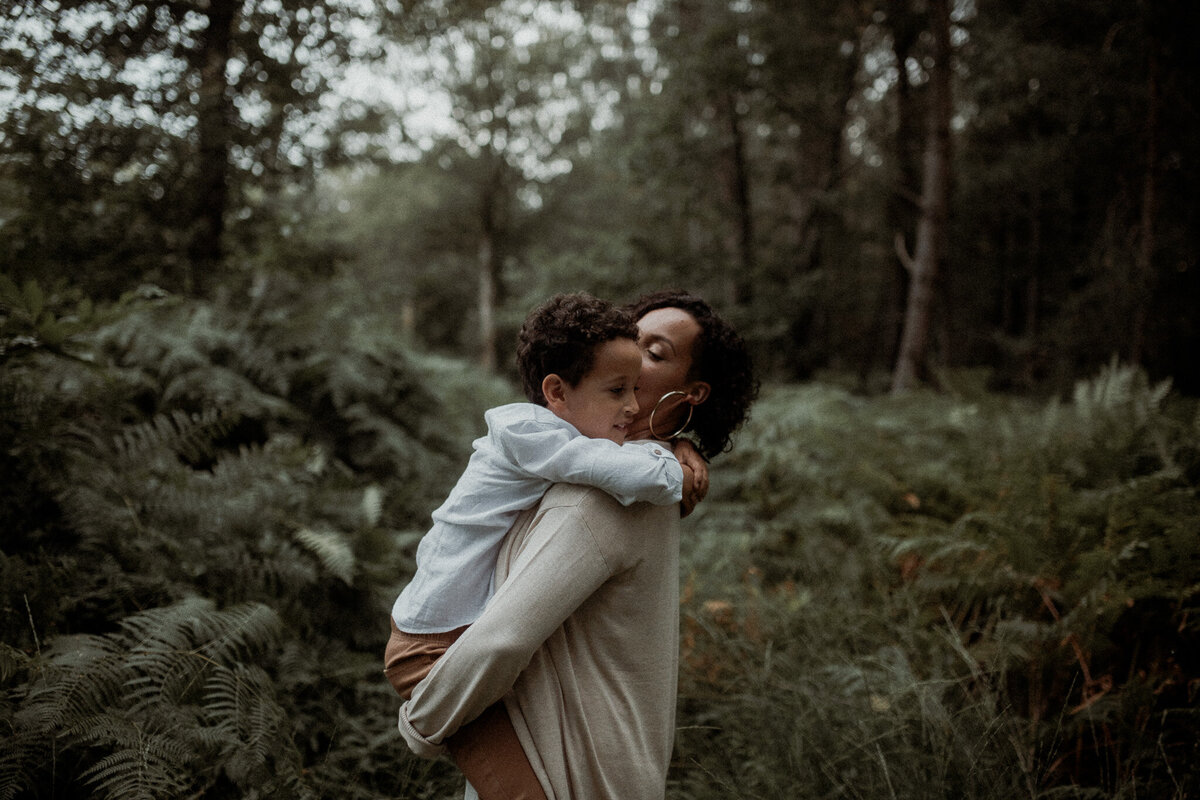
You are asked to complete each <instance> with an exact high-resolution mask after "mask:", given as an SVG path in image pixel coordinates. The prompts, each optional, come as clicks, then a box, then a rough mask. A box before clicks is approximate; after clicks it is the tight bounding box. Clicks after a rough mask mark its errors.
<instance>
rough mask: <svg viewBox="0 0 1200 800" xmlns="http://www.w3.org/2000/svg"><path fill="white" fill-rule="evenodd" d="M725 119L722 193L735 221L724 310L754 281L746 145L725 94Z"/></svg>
mask: <svg viewBox="0 0 1200 800" xmlns="http://www.w3.org/2000/svg"><path fill="white" fill-rule="evenodd" d="M723 100H724V102H723V105H724V106H725V115H726V119H727V121H728V124H729V138H730V141H729V157H728V164H727V168H726V176H725V181H724V182H725V193H726V196H727V197H728V199H729V201H730V203H731V204H732V205H733V207H734V214H735V217H736V220H737V226H736V231H735V232H733V233H732V235H731V237H730V239H731V241H730V243H729V250H730V251H731V253H734V254H736V257H735V259H734V260H733V265H734V266H733V270H732V272H731V273H729V274H727V277H726V281H725V303H726V305H727V306H728V307H730V308H732V307H734V306H738V305H742V304H744V303H746V302H748V301H749V300H750V286H751V283H752V282H753V280H754V216H753V209H752V208H751V206H750V176H749V168H748V167H747V164H746V141H745V135H744V134H743V133H742V119H741V114H740V113H739V111H738V107H737V106H738V101H737V95H736V93H735V92H734V91H732V90H728V91H726V92H725V96H724V98H723Z"/></svg>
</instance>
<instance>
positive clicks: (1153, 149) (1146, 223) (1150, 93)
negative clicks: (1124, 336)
mask: <svg viewBox="0 0 1200 800" xmlns="http://www.w3.org/2000/svg"><path fill="white" fill-rule="evenodd" d="M1151 46H1152V47H1153V45H1151ZM1146 101H1147V105H1148V108H1147V109H1146V171H1145V174H1144V176H1143V178H1142V217H1141V224H1140V226H1139V227H1140V234H1141V236H1140V241H1139V243H1138V252H1137V256H1136V259H1135V262H1134V264H1135V270H1136V274H1135V275H1134V280H1133V286H1134V296H1133V301H1134V306H1133V324H1132V330H1131V331H1130V341H1129V351H1130V352H1129V361H1130V363H1131V364H1134V365H1137V366H1141V365H1142V362H1143V361H1144V360H1145V357H1146V327H1147V325H1148V320H1149V317H1150V303H1151V301H1152V299H1153V294H1154V246H1155V242H1154V233H1155V232H1154V224H1155V219H1156V217H1157V216H1158V114H1159V108H1158V106H1159V99H1158V58H1157V56H1156V55H1155V53H1154V51H1153V50H1151V51H1150V56H1149V68H1148V74H1147V77H1146Z"/></svg>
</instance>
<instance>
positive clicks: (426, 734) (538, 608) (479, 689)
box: [399, 506, 614, 758]
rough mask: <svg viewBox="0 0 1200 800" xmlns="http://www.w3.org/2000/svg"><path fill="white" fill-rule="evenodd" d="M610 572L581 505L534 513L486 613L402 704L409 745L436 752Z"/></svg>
mask: <svg viewBox="0 0 1200 800" xmlns="http://www.w3.org/2000/svg"><path fill="white" fill-rule="evenodd" d="M520 524H521V522H520V521H519V522H518V523H517V525H518V526H520ZM510 535H512V534H510ZM613 574H614V571H613V568H612V567H611V566H610V560H609V559H606V558H605V556H604V554H603V552H602V550H601V548H600V547H599V546H598V545H597V543H596V541H595V538H594V537H593V536H592V533H591V530H590V529H589V528H588V525H587V522H586V521H585V520H584V519H583V518H582V515H581V514H580V512H579V508H578V506H557V507H553V508H550V509H547V510H545V511H544V512H541V513H538V514H537V516H536V517H535V518H534V520H533V524H532V527H531V528H530V530H529V532H528V537H527V540H526V541H525V542H524V543H523V545H522V548H521V552H520V553H519V554H518V555H517V557H516V559H515V561H514V563H513V565H512V568H511V570H510V572H509V574H508V577H507V578H506V579H505V581H504V583H502V584H501V585H500V587H499V588H498V589H497V591H496V594H495V596H494V597H493V598H492V600H491V602H490V603H489V604H488V607H487V609H486V610H485V611H484V613H483V615H482V616H481V617H480V618H479V619H478V620H477V621H476V622H475V623H474V624H472V625H471V627H469V628H468V629H467V630H466V632H465V633H464V634H463V635H462V636H461V637H460V638H459V639H458V641H457V642H455V643H454V644H453V645H452V646H451V647H450V648H449V649H448V650H447V651H446V653H445V655H443V656H442V657H441V658H440V659H439V660H438V662H437V664H435V665H434V667H433V669H432V670H431V671H430V673H429V675H428V676H426V678H425V679H424V680H423V681H421V683H419V684H418V685H417V687H416V688H415V689H414V690H413V693H412V699H410V700H409V701H408V702H406V703H405V704H404V705H403V706H402V707H401V709H400V724H399V728H400V733H401V735H403V736H404V738H405V740H406V741H407V743H408V745H409V749H411V750H412V751H413V752H414V753H416V754H417V755H419V756H423V757H426V758H431V757H435V756H437V755H438V754H439V753H440V752H441V750H442V742H443V741H445V739H446V738H447V737H449V736H451V735H452V734H453V733H454V732H455V731H457V730H458V729H459V728H460V727H461V726H462V725H464V724H466V723H467V722H470V721H471V720H472V719H474V718H475V717H477V716H478V715H479V714H481V713H482V712H483V710H484V709H486V708H487V707H488V706H490V705H491V704H492V703H494V702H496V701H497V700H499V699H500V698H501V697H503V696H504V694H505V693H507V692H508V691H509V689H511V688H512V686H513V684H514V683H515V682H516V680H517V676H518V675H520V673H521V671H522V670H523V669H525V667H526V666H527V665H528V664H529V661H530V659H531V658H532V657H533V654H534V652H535V651H536V650H537V648H538V647H540V646H541V645H542V643H543V642H544V641H545V640H546V639H547V638H548V637H549V636H550V634H552V633H553V632H554V631H555V630H556V629H558V627H559V626H560V625H562V623H563V621H564V620H566V619H567V617H568V616H570V615H571V613H572V612H574V611H575V609H577V608H578V607H579V606H580V605H581V604H582V603H583V602H584V601H585V600H587V598H588V597H590V596H591V595H592V593H593V592H594V591H595V590H596V589H597V588H598V587H599V586H601V585H602V584H603V583H604V582H605V581H606V580H608V579H609V578H610V577H611V576H612V575H613Z"/></svg>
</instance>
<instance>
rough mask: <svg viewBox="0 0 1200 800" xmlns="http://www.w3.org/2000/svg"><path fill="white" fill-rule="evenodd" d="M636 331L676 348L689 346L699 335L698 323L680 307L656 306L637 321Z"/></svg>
mask: <svg viewBox="0 0 1200 800" xmlns="http://www.w3.org/2000/svg"><path fill="white" fill-rule="evenodd" d="M637 326H638V331H639V332H640V333H641V335H642V336H643V337H645V338H647V339H658V340H661V341H665V342H667V343H668V344H670V345H671V346H672V347H675V348H676V349H679V348H684V347H686V348H689V349H690V347H691V344H692V342H693V341H695V339H696V337H697V336H699V335H700V323H698V322H696V319H695V317H693V316H692V315H691V314H689V313H688V312H686V311H684V310H683V309H681V308H656V309H654V310H653V311H647V312H646V313H645V314H644V315H642V318H641V319H639V320H638V322H637Z"/></svg>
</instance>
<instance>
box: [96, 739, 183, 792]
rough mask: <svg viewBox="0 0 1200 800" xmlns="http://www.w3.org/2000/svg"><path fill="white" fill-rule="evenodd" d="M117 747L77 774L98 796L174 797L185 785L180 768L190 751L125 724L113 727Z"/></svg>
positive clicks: (168, 740)
mask: <svg viewBox="0 0 1200 800" xmlns="http://www.w3.org/2000/svg"><path fill="white" fill-rule="evenodd" d="M113 732H115V733H116V735H115V736H110V737H105V738H113V739H116V741H117V742H118V743H119V749H117V750H116V751H115V752H113V753H110V754H109V755H107V756H105V757H104V758H101V759H100V760H99V761H97V762H96V763H95V764H93V765H92V766H91V767H89V768H88V769H86V770H84V771H83V773H81V777H82V778H83V779H84V781H85V782H86V783H88V784H90V785H92V786H94V787H95V789H96V791H97V792H98V793H99V794H100V795H101V796H102V797H109V798H113V800H125V798H132V799H133V800H141V798H145V800H158V798H162V797H175V796H178V795H179V794H180V792H181V790H182V789H183V788H185V787H186V786H187V781H186V779H184V778H185V776H187V775H188V773H187V772H186V771H185V770H183V769H181V767H182V765H183V764H185V763H187V761H188V760H190V759H189V756H190V755H191V754H189V753H186V752H183V751H182V750H181V748H178V747H171V746H169V745H170V743H171V740H170V739H167V738H165V737H163V736H159V735H155V734H152V733H148V732H146V731H145V730H143V729H142V728H141V726H139V725H135V724H133V723H128V722H127V723H125V724H124V725H122V726H120V727H116V728H113V729H112V730H111V731H110V734H111V733H113Z"/></svg>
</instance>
